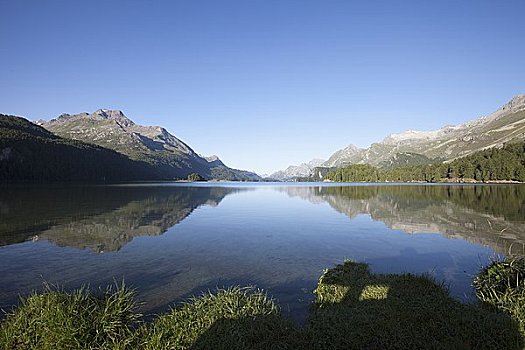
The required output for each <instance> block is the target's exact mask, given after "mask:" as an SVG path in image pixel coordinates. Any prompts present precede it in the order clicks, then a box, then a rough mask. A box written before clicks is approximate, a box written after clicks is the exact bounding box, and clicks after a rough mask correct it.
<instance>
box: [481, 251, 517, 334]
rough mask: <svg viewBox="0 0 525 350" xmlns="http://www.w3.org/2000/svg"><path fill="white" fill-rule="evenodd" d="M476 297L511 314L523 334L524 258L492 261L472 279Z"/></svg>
mask: <svg viewBox="0 0 525 350" xmlns="http://www.w3.org/2000/svg"><path fill="white" fill-rule="evenodd" d="M474 287H475V288H476V295H477V297H478V299H479V300H480V301H481V302H483V303H485V304H486V305H489V306H491V307H493V308H496V309H498V310H501V311H503V312H505V313H507V314H509V315H511V316H512V317H513V318H514V319H515V320H516V321H517V322H518V323H519V324H520V329H521V332H522V333H523V334H525V258H523V257H510V258H507V259H505V260H502V261H494V262H493V263H492V264H490V265H489V266H487V267H486V268H484V269H483V270H482V271H481V273H480V274H479V275H478V276H477V277H476V278H475V279H474Z"/></svg>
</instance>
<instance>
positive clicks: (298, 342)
mask: <svg viewBox="0 0 525 350" xmlns="http://www.w3.org/2000/svg"><path fill="white" fill-rule="evenodd" d="M498 264H500V265H498ZM523 271H524V270H523V260H517V261H510V260H509V261H506V262H503V263H495V264H493V265H491V266H490V267H488V268H487V269H485V270H483V271H482V272H481V273H480V275H479V277H478V278H477V279H476V282H475V286H476V288H477V295H478V296H479V297H480V300H481V301H482V302H481V303H478V304H472V305H465V304H461V303H460V302H458V301H456V300H454V299H453V298H451V297H450V296H449V293H448V291H447V289H446V288H444V287H443V285H440V284H437V283H436V282H435V281H433V280H432V278H430V277H428V276H415V275H410V274H400V275H380V274H371V273H370V272H369V269H368V266H367V265H366V264H360V263H355V262H345V263H344V264H342V265H337V266H336V267H334V268H332V269H330V270H327V271H325V273H324V274H323V275H322V276H321V278H320V280H319V284H318V286H317V289H316V290H315V291H314V293H315V295H316V297H317V298H316V301H315V302H314V303H313V304H312V305H311V310H310V316H309V320H308V323H307V325H306V326H305V327H304V328H299V327H297V326H296V325H294V324H293V323H292V322H291V321H289V320H286V319H285V318H284V317H282V315H281V313H280V310H279V307H278V305H277V304H276V303H275V302H274V301H273V300H272V299H270V298H268V297H267V296H266V294H264V293H263V292H261V291H258V290H253V289H246V288H240V287H234V288H230V289H227V290H217V291H216V292H215V293H205V294H203V295H201V296H199V297H196V298H192V299H190V300H188V301H187V302H185V303H182V304H179V305H177V306H176V307H174V308H173V309H172V310H171V311H170V312H168V313H166V314H163V315H159V316H157V318H156V319H154V320H153V321H152V322H150V323H141V322H139V321H138V320H139V317H140V315H138V314H136V313H135V311H134V310H135V305H134V302H133V293H132V292H130V291H129V290H127V289H126V288H125V287H124V286H120V287H118V286H117V287H113V288H110V289H108V290H106V291H105V292H104V293H99V294H100V296H98V297H96V296H95V294H96V293H95V294H93V293H90V292H89V291H88V290H87V289H85V288H84V289H80V290H78V291H75V292H72V293H66V292H64V291H57V290H52V289H50V288H48V289H46V290H45V291H44V292H43V293H41V294H33V295H31V296H29V297H27V298H24V299H22V300H21V303H20V305H19V306H18V307H17V308H16V309H14V310H13V312H11V313H10V314H9V315H8V316H7V317H6V319H5V320H4V321H3V322H2V324H1V325H0V344H2V346H3V349H161V350H162V349H192V350H194V349H422V348H424V349H522V348H523V345H524V344H523V339H524V335H525V333H524V329H523V300H524V299H523V283H524V282H523V280H524V274H523ZM497 276H500V277H497ZM515 281H517V282H515ZM510 289H512V291H511V290H510ZM520 303H521V304H520ZM520 327H521V332H520Z"/></svg>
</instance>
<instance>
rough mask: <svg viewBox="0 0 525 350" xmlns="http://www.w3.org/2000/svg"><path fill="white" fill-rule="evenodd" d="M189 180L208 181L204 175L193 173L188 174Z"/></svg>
mask: <svg viewBox="0 0 525 350" xmlns="http://www.w3.org/2000/svg"><path fill="white" fill-rule="evenodd" d="M188 181H194V182H195V181H206V179H205V178H204V177H202V176H201V174H198V173H191V174H189V175H188Z"/></svg>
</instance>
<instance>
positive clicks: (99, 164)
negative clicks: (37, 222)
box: [0, 114, 160, 183]
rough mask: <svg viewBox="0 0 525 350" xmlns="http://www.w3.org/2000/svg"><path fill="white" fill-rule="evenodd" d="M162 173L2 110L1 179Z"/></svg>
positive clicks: (129, 177)
mask: <svg viewBox="0 0 525 350" xmlns="http://www.w3.org/2000/svg"><path fill="white" fill-rule="evenodd" d="M159 177H160V176H159V175H158V173H157V171H156V170H155V169H154V168H153V167H151V166H149V165H147V164H145V163H143V162H137V161H132V160H130V159H129V158H127V157H126V156H124V155H122V154H119V153H117V152H114V151H111V150H108V149H105V148H102V147H99V146H94V145H89V144H86V143H84V142H80V141H75V140H68V139H63V138H61V137H58V136H56V135H54V134H52V133H50V132H49V131H47V130H46V129H44V128H42V127H40V126H38V125H35V124H33V123H31V122H29V121H28V120H26V119H24V118H20V117H15V116H8V115H3V114H0V182H4V183H5V182H62V181H68V182H70V181H89V182H119V181H133V180H155V179H159Z"/></svg>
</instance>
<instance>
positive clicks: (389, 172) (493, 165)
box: [324, 142, 525, 182]
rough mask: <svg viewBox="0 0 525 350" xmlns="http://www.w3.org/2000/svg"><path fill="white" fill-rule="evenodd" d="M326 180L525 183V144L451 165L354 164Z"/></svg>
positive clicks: (521, 143)
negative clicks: (390, 166) (387, 167)
mask: <svg viewBox="0 0 525 350" xmlns="http://www.w3.org/2000/svg"><path fill="white" fill-rule="evenodd" d="M324 179H327V180H331V181H336V182H410V181H418V182H440V181H459V182H463V181H480V182H489V181H505V180H506V181H520V182H525V142H520V143H513V144H507V145H504V146H503V147H502V148H491V149H487V150H484V151H480V152H476V153H474V154H472V155H469V156H466V157H463V158H459V159H456V160H454V161H452V162H449V163H435V164H423V165H409V166H397V167H393V168H389V169H379V168H376V167H373V166H371V165H362V164H354V165H350V166H347V167H344V168H339V169H335V170H332V171H330V172H328V173H327V174H326V176H325V177H324Z"/></svg>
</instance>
